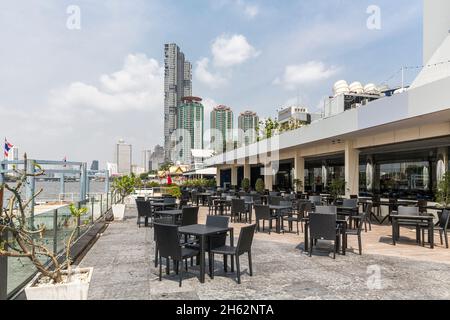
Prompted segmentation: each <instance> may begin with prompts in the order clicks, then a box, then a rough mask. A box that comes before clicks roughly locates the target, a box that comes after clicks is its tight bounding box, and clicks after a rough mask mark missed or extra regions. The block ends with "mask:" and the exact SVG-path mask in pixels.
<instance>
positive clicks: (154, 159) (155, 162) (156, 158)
mask: <svg viewBox="0 0 450 320" xmlns="http://www.w3.org/2000/svg"><path fill="white" fill-rule="evenodd" d="M150 162H151V163H152V167H151V168H150V171H151V170H159V168H160V166H161V165H162V164H163V163H164V148H163V147H161V146H160V145H157V146H155V150H154V151H153V153H152V155H151V157H150Z"/></svg>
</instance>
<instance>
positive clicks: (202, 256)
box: [200, 235, 205, 283]
mask: <svg viewBox="0 0 450 320" xmlns="http://www.w3.org/2000/svg"><path fill="white" fill-rule="evenodd" d="M200 282H201V283H205V236H204V235H202V236H200Z"/></svg>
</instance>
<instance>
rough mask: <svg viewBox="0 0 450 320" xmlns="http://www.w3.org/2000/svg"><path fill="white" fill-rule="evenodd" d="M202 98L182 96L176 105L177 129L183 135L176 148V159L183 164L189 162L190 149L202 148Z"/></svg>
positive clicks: (190, 158)
mask: <svg viewBox="0 0 450 320" xmlns="http://www.w3.org/2000/svg"><path fill="white" fill-rule="evenodd" d="M201 101H202V99H201V98H198V97H184V98H183V101H182V104H181V105H180V106H179V107H178V129H181V130H180V134H181V135H183V137H182V138H183V139H182V142H181V143H180V146H181V147H182V148H177V150H176V151H177V153H178V154H177V156H176V160H178V161H180V162H181V163H183V164H190V163H191V160H192V157H191V149H203V128H204V113H203V110H204V108H203V105H202V104H201Z"/></svg>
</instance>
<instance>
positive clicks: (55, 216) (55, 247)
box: [53, 209, 58, 254]
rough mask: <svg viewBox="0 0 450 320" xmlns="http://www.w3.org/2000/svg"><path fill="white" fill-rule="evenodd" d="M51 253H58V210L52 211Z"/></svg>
mask: <svg viewBox="0 0 450 320" xmlns="http://www.w3.org/2000/svg"><path fill="white" fill-rule="evenodd" d="M53 253H54V254H57V253H58V210H57V209H56V210H54V211H53Z"/></svg>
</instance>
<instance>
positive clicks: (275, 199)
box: [269, 196, 283, 206]
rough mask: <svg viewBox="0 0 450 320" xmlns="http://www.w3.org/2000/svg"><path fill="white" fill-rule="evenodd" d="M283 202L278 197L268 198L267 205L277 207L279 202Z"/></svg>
mask: <svg viewBox="0 0 450 320" xmlns="http://www.w3.org/2000/svg"><path fill="white" fill-rule="evenodd" d="M282 200H283V198H282V197H278V196H269V204H271V205H273V206H279V205H280V202H281V201H282Z"/></svg>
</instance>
